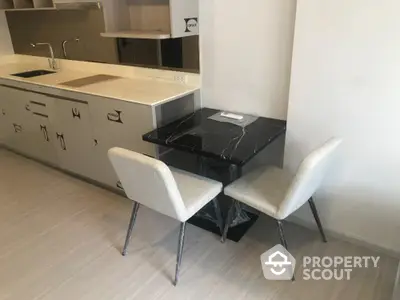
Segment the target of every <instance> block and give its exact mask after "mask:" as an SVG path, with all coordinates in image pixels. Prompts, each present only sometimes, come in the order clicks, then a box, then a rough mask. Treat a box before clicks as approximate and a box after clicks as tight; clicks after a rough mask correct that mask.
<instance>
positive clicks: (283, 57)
mask: <svg viewBox="0 0 400 300" xmlns="http://www.w3.org/2000/svg"><path fill="white" fill-rule="evenodd" d="M199 3H200V13H199V14H200V55H201V59H200V63H201V67H200V68H201V75H202V101H203V106H207V107H213V108H218V109H225V110H230V111H238V112H243V113H250V114H256V115H261V116H266V117H275V118H280V119H286V115H287V102H288V93H289V80H290V65H291V56H292V43H293V26H294V17H295V6H296V5H295V3H296V1H295V0H251V1H243V0H200V1H199Z"/></svg>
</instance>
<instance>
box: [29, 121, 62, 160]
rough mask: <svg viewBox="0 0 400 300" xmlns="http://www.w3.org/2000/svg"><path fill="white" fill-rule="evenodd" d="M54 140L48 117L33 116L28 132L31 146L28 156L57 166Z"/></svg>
mask: <svg viewBox="0 0 400 300" xmlns="http://www.w3.org/2000/svg"><path fill="white" fill-rule="evenodd" d="M54 139H55V135H54V130H53V127H52V124H51V123H50V120H49V117H48V116H46V115H38V114H33V116H32V122H31V128H30V130H29V141H30V143H31V145H32V146H31V153H30V155H31V156H32V157H33V158H36V159H38V160H41V161H44V162H46V163H49V164H52V165H55V166H58V161H57V152H56V147H55V141H54Z"/></svg>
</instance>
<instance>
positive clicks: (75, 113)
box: [72, 107, 81, 119]
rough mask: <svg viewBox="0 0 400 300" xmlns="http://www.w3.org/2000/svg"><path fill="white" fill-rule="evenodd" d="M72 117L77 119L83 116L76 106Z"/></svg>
mask: <svg viewBox="0 0 400 300" xmlns="http://www.w3.org/2000/svg"><path fill="white" fill-rule="evenodd" d="M72 118H73V119H75V118H78V119H80V118H81V112H80V111H79V110H78V109H77V108H75V107H74V108H73V109H72Z"/></svg>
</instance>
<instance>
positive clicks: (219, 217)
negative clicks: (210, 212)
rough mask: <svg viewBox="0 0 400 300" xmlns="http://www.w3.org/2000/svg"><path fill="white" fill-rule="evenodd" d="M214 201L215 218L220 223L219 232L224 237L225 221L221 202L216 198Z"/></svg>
mask: <svg viewBox="0 0 400 300" xmlns="http://www.w3.org/2000/svg"><path fill="white" fill-rule="evenodd" d="M212 201H213V205H214V211H215V216H216V218H217V222H218V227H219V231H220V233H221V236H222V235H223V234H224V220H223V218H222V213H221V207H220V206H219V202H218V199H217V198H216V197H215V198H214V199H213V200H212Z"/></svg>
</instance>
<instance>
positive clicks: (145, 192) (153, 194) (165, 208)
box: [108, 148, 186, 220]
mask: <svg viewBox="0 0 400 300" xmlns="http://www.w3.org/2000/svg"><path fill="white" fill-rule="evenodd" d="M108 157H109V159H110V161H111V163H112V165H113V167H114V170H115V172H116V173H117V175H118V178H119V180H120V181H121V183H122V186H123V188H124V190H125V193H126V195H127V196H128V198H129V199H131V200H133V201H136V202H138V203H140V204H143V205H144V206H146V207H148V208H150V209H153V210H155V211H157V212H159V213H161V214H164V215H167V216H170V217H171V218H174V219H177V220H182V219H183V218H184V215H185V212H186V208H185V205H184V203H183V201H182V197H181V194H180V192H179V190H178V187H177V184H176V182H175V179H174V177H173V175H172V173H171V170H170V169H169V168H168V166H167V165H166V164H164V163H163V162H161V161H159V160H157V159H154V158H151V157H148V156H146V155H143V154H140V153H136V152H133V151H130V150H126V149H122V148H112V149H110V150H109V151H108Z"/></svg>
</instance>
